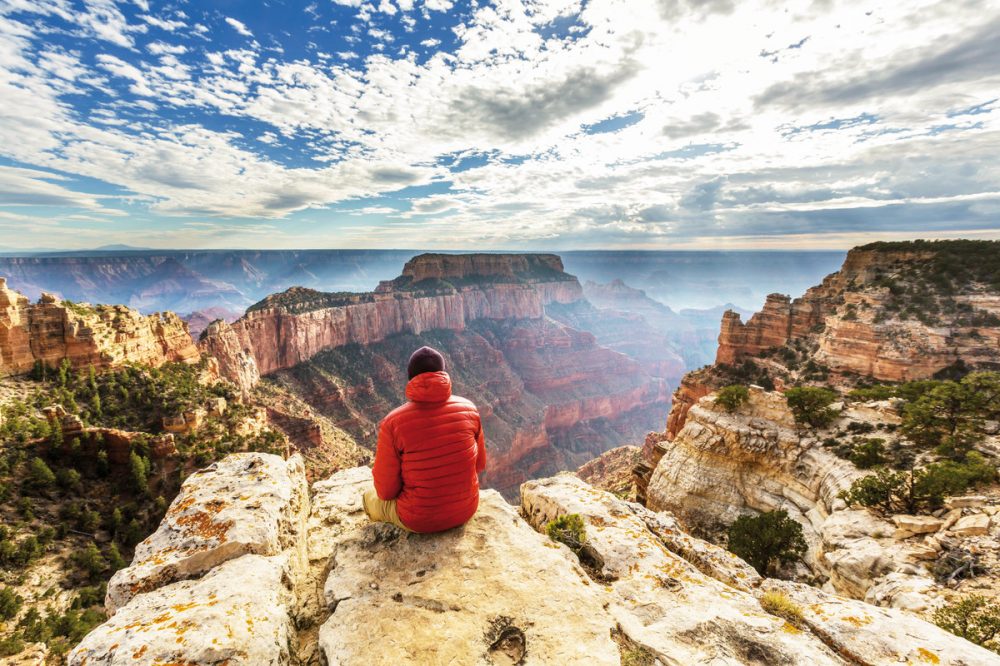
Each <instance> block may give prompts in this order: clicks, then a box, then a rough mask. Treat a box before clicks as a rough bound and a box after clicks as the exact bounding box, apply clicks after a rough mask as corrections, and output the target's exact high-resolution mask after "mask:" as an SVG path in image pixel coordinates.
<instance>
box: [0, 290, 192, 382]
mask: <svg viewBox="0 0 1000 666" xmlns="http://www.w3.org/2000/svg"><path fill="white" fill-rule="evenodd" d="M198 358H199V353H198V349H197V348H196V347H195V346H194V343H193V342H192V341H191V337H190V336H189V335H188V331H187V326H186V324H184V322H183V321H181V320H180V318H179V317H177V315H175V314H173V313H169V312H165V313H157V314H153V315H149V316H144V315H141V314H139V313H138V312H136V311H134V310H131V309H129V308H127V307H124V306H121V305H116V306H111V305H97V306H92V305H89V304H77V303H70V302H68V301H63V302H58V301H57V300H56V299H55V297H53V296H51V295H49V294H43V295H42V298H41V299H40V300H39V302H38V303H31V302H29V301H28V299H27V298H26V297H25V296H22V295H21V294H19V293H17V292H16V291H13V290H11V289H8V288H7V283H6V280H5V279H4V278H0V376H3V375H19V374H25V373H28V372H30V371H31V370H32V368H33V367H34V366H35V364H36V363H38V362H40V363H43V364H45V365H47V366H49V367H56V366H58V365H59V364H60V363H61V362H62V360H63V359H67V360H69V361H70V363H72V365H73V367H77V368H79V367H87V366H89V365H93V366H94V367H95V368H98V369H100V368H104V367H111V366H120V365H123V364H125V363H143V364H148V365H154V366H158V365H162V364H163V363H166V362H168V361H182V362H187V363H191V362H195V361H197V360H198Z"/></svg>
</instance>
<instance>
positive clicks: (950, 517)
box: [941, 509, 962, 531]
mask: <svg viewBox="0 0 1000 666" xmlns="http://www.w3.org/2000/svg"><path fill="white" fill-rule="evenodd" d="M961 517H962V510H961V509H952V510H951V511H949V512H948V513H946V514H944V516H942V517H941V519H942V520H943V521H944V522H943V523H942V524H941V530H942V531H945V530H950V529H951V526H952V525H954V524H955V523H956V522H958V519H959V518H961Z"/></svg>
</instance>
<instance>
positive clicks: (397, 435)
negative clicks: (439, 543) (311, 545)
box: [372, 372, 486, 532]
mask: <svg viewBox="0 0 1000 666" xmlns="http://www.w3.org/2000/svg"><path fill="white" fill-rule="evenodd" d="M406 397H407V399H408V400H409V402H407V403H406V404H405V405H403V406H401V407H397V408H396V409H394V410H393V411H392V412H390V413H389V415H388V416H386V417H385V418H384V419H383V420H382V424H381V426H380V427H379V433H378V447H377V449H376V451H375V466H374V469H373V470H372V474H373V476H374V477H375V491H376V492H377V493H378V496H379V497H380V498H382V499H384V500H390V499H395V500H397V501H396V510H397V512H398V513H399V519H400V520H401V521H403V524H404V525H406V526H407V527H409V528H410V529H411V530H413V531H414V532H440V531H442V530H447V529H451V528H452V527H457V526H459V525H462V524H464V523H466V522H468V520H469V519H470V518H472V516H473V514H474V513H476V508H478V506H479V477H478V476H477V475H478V473H479V472H482V471H483V470H484V469H486V444H485V438H484V437H483V426H482V423H481V422H480V420H479V410H478V409H476V406H475V405H474V404H472V403H471V402H470V401H468V400H466V399H465V398H460V397H458V396H455V395H452V394H451V377H449V376H448V373H447V372H425V373H422V374H419V375H417V376H416V377H414V378H413V379H411V380H410V382H409V384H407V385H406Z"/></svg>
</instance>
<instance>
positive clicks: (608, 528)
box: [521, 475, 843, 664]
mask: <svg viewBox="0 0 1000 666" xmlns="http://www.w3.org/2000/svg"><path fill="white" fill-rule="evenodd" d="M521 499H522V508H523V510H524V513H525V515H526V517H527V519H528V520H529V521H530V522H531V523H532V524H533V525H535V526H536V528H539V529H543V528H544V527H545V524H546V523H547V522H548V521H550V520H554V519H555V518H556V517H558V516H560V515H566V514H570V513H576V514H579V515H581V516H582V517H583V518H584V521H585V523H586V525H587V542H588V544H590V545H591V547H592V548H593V549H594V550H595V552H596V554H597V560H596V563H595V565H596V566H595V568H596V569H598V572H599V575H600V576H603V577H605V578H607V579H608V582H607V584H606V585H607V588H608V596H609V601H610V606H609V608H608V612H609V613H610V614H611V615H612V616H613V617H614V618H615V620H616V621H617V622H618V624H619V625H620V626H621V627H622V630H623V631H624V632H625V633H626V634H627V635H628V636H629V637H630V638H631V639H632V640H634V641H636V642H638V643H639V644H641V645H643V646H645V647H646V649H647V650H650V651H651V652H652V653H653V656H654V657H655V658H657V659H659V660H660V661H662V662H663V663H669V664H708V663H732V664H739V663H752V662H753V661H756V660H757V658H758V657H756V656H755V655H768V660H769V662H770V663H787V664H795V663H803V664H805V663H817V664H839V663H843V662H842V661H841V660H840V658H839V657H838V656H836V655H835V654H834V653H833V652H831V651H830V650H829V649H828V648H827V647H826V646H825V645H823V643H822V642H821V641H819V640H816V639H815V638H814V637H812V636H810V635H808V634H803V633H801V632H799V631H798V630H797V629H794V628H793V629H792V630H787V629H786V628H785V624H786V623H785V621H784V620H781V619H779V618H776V617H774V616H772V615H769V614H767V613H765V612H764V611H763V610H761V608H760V606H759V605H758V604H757V602H756V600H755V599H754V597H753V596H752V595H751V594H748V593H746V592H743V591H740V590H738V589H735V588H732V587H729V586H727V585H725V584H723V583H722V582H720V581H718V580H716V579H714V578H712V577H710V576H708V575H705V574H703V573H702V572H700V571H699V570H698V569H697V568H696V567H695V566H693V565H692V564H691V563H689V562H688V561H686V560H685V559H684V558H683V557H681V556H679V555H677V554H676V553H674V552H672V551H671V550H669V547H668V546H666V545H665V543H664V541H662V540H661V539H659V538H658V537H657V536H656V535H655V534H654V533H653V532H651V531H650V530H649V529H647V527H646V523H645V521H644V520H643V516H649V517H650V518H651V519H655V518H654V517H653V516H652V515H650V514H651V512H649V511H648V510H646V509H643V508H642V507H639V506H638V505H630V504H627V503H625V502H622V501H621V500H619V499H617V498H615V497H613V496H612V495H609V494H608V493H604V492H600V491H597V490H594V489H592V488H589V487H587V486H586V485H585V484H584V483H583V482H582V481H580V480H579V479H577V478H575V477H572V476H569V475H562V476H558V477H554V478H551V479H543V480H538V481H529V482H528V483H526V484H524V486H523V487H522V489H521ZM719 558H720V562H721V563H722V564H723V567H722V569H721V572H722V574H723V576H724V577H726V578H727V579H730V580H731V579H733V578H739V577H740V576H742V577H743V579H744V580H746V581H747V582H748V583H749V582H751V581H753V582H757V580H759V577H758V576H757V575H756V572H753V573H751V572H752V571H753V570H752V569H751V568H750V567H748V566H747V565H746V564H745V563H743V562H741V561H739V560H738V558H736V557H735V556H733V555H732V554H728V553H727V554H725V555H720V556H719ZM726 560H729V562H727V561H726ZM710 561H711V560H710V559H705V560H702V562H703V565H704V566H707V567H708V568H709V570H711V569H712V565H710V564H708V563H709V562H710ZM747 569H749V571H747ZM722 598H725V599H726V603H724V604H723V603H719V600H720V599H722ZM716 660H719V661H718V662H716Z"/></svg>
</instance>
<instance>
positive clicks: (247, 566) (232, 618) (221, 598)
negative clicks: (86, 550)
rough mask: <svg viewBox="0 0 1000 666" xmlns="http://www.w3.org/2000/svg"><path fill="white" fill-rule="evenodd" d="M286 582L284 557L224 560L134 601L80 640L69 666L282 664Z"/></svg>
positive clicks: (285, 659)
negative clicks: (196, 576)
mask: <svg viewBox="0 0 1000 666" xmlns="http://www.w3.org/2000/svg"><path fill="white" fill-rule="evenodd" d="M290 580H291V579H290V577H289V575H288V561H287V557H285V556H281V555H279V556H275V557H261V556H259V555H245V556H243V557H240V558H237V559H233V560H230V561H228V562H224V563H223V564H221V565H219V566H218V567H216V568H215V569H213V570H212V571H210V572H209V573H207V574H206V575H205V576H204V577H203V578H201V579H198V580H185V581H180V582H177V583H172V584H170V585H167V586H165V587H161V588H159V589H157V590H153V591H151V592H146V593H145V594H140V595H138V596H136V597H135V598H134V599H132V600H131V602H129V603H128V604H127V605H126V606H124V607H123V608H120V609H119V610H118V612H117V613H116V614H115V616H114V617H112V618H111V619H110V620H108V621H107V622H105V623H104V624H102V625H101V626H99V627H98V628H97V629H95V630H94V631H92V632H90V634H88V635H87V637H86V638H84V639H83V641H82V642H81V643H80V644H79V645H78V646H77V647H76V649H74V650H73V652H72V653H71V654H70V656H69V664H70V666H112V665H114V666H118V665H119V664H121V665H124V664H130V665H131V664H135V665H139V666H162V665H164V664H199V665H200V664H205V665H208V664H229V665H231V666H278V665H279V664H288V663H290V662H289V642H290V641H291V638H292V637H293V636H294V633H295V631H294V628H293V627H292V623H291V618H290V610H291V608H290V606H291V603H292V600H293V594H292V591H291V589H289V587H288V582H289V581H290Z"/></svg>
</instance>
